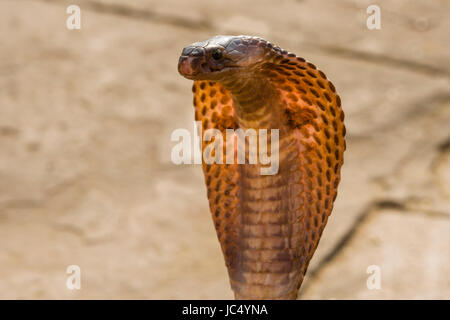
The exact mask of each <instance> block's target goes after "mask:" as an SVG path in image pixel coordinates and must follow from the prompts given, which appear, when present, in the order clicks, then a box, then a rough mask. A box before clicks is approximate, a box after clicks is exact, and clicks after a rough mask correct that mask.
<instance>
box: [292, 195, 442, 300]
mask: <svg viewBox="0 0 450 320" xmlns="http://www.w3.org/2000/svg"><path fill="white" fill-rule="evenodd" d="M407 202H408V201H407V200H405V201H397V200H394V199H380V200H377V201H373V202H371V203H369V205H368V206H366V208H365V209H364V210H363V211H362V212H361V214H359V215H358V218H357V219H356V220H355V222H354V223H353V225H352V227H351V228H350V229H349V230H348V231H347V233H345V235H344V236H343V237H342V238H341V239H340V240H339V241H338V242H337V244H336V245H335V246H334V248H333V249H332V250H331V251H330V252H329V253H328V254H327V255H326V256H325V257H324V258H323V259H321V260H320V261H319V263H318V265H317V267H316V268H314V269H312V270H309V271H308V273H307V277H308V278H309V281H308V283H306V284H305V285H304V286H302V287H301V289H300V292H299V295H298V298H299V299H301V296H302V293H304V292H306V291H307V290H308V288H309V287H310V286H311V285H312V284H313V282H314V281H315V280H316V279H317V277H318V275H319V274H320V272H321V271H322V270H323V269H324V268H326V267H327V266H328V265H329V264H330V263H332V262H333V261H334V260H335V259H336V257H337V256H338V255H339V254H340V253H341V252H342V250H343V249H345V248H346V247H347V245H348V244H349V243H350V242H351V241H352V240H353V239H354V237H355V235H356V233H357V232H358V230H359V229H360V228H361V226H362V225H364V224H365V223H366V222H367V221H368V220H369V218H371V216H373V215H375V214H377V213H378V212H380V211H381V210H384V209H391V210H396V211H401V212H405V211H408V212H410V213H413V214H421V215H425V216H429V217H439V218H445V219H450V215H449V214H447V213H445V212H440V211H432V210H424V209H414V207H410V206H408V205H407Z"/></svg>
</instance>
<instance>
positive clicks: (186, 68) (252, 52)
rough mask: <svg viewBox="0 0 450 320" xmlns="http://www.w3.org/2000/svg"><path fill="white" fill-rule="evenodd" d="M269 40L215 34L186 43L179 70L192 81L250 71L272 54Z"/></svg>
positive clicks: (225, 76) (218, 79) (214, 78)
mask: <svg viewBox="0 0 450 320" xmlns="http://www.w3.org/2000/svg"><path fill="white" fill-rule="evenodd" d="M270 49H271V46H270V45H269V46H268V43H267V41H265V40H263V39H261V38H258V37H251V36H215V37H213V38H211V39H209V40H205V41H201V42H195V43H193V44H191V45H188V46H186V47H185V48H184V49H183V51H182V53H181V56H180V59H179V62H178V71H179V73H180V74H181V75H183V76H184V77H186V78H188V79H191V80H216V81H220V80H221V79H224V78H227V77H230V76H233V75H240V76H242V75H243V73H251V71H252V69H254V68H255V67H257V66H258V65H259V64H261V63H262V62H263V61H264V59H265V57H266V55H268V54H269V52H270Z"/></svg>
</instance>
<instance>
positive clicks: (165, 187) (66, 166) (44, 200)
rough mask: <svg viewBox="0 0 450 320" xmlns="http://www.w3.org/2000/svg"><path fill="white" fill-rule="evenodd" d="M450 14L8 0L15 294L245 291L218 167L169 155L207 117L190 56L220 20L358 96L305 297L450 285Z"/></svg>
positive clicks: (436, 294) (1, 90)
mask: <svg viewBox="0 0 450 320" xmlns="http://www.w3.org/2000/svg"><path fill="white" fill-rule="evenodd" d="M71 4H76V5H78V6H79V7H80V8H81V29H80V30H69V29H67V27H66V20H67V18H68V17H69V14H67V13H66V8H67V7H68V6H69V5H71ZM370 4H377V5H379V7H380V9H381V29H380V30H369V29H368V28H367V26H366V20H367V18H368V17H369V14H367V13H366V9H367V7H368V6H369V5H370ZM449 16H450V2H449V1H447V0H435V1H427V0H422V1H414V0H410V1H400V0H390V1H387V0H382V1H364V0H360V1H356V0H343V1H332V0H329V1H317V0H299V1H294V0H277V1H269V0H259V1H256V0H255V1H241V0H228V1H220V2H219V1H211V0H204V1H203V0H191V1H181V0H167V1H157V0H150V1H149V0H128V1H119V0H116V1H114V0H95V1H90V0H86V1H76V0H71V1H62V0H61V1H56V0H55V1H45V0H35V1H31V0H30V1H26V0H14V1H13V0H1V1H0V150H1V152H0V244H1V245H0V298H3V299H5V298H12V299H15V298H21V299H32V298H33V299H36V298H37V299H43V298H50V299H57V298H58V299H80V298H84V299H91V298H106V299H109V298H117V299H132V298H135V299H228V298H232V297H233V295H232V292H231V289H230V286H229V283H228V276H227V272H226V268H225V265H224V261H223V258H222V254H221V251H220V248H219V242H218V241H217V239H216V234H215V230H214V227H213V224H212V219H211V217H210V213H209V209H208V203H207V198H206V190H205V186H204V183H203V174H202V171H201V167H200V166H195V165H180V166H176V165H174V164H172V162H171V161H170V153H171V149H172V147H173V146H174V145H175V144H176V143H175V142H171V141H170V134H171V132H172V131H173V130H175V129H177V128H187V129H189V130H192V129H191V128H192V122H193V119H194V113H193V108H192V105H191V104H192V96H191V95H192V93H191V83H190V81H188V80H186V79H184V78H182V77H181V76H179V75H178V73H177V62H178V57H179V54H180V53H181V49H182V48H183V47H184V46H185V45H187V44H189V43H192V42H195V41H199V40H204V39H208V38H210V37H211V36H213V35H216V34H250V35H259V36H262V37H264V38H266V39H267V40H269V41H271V42H273V43H276V44H278V45H279V46H280V47H281V48H283V49H286V50H289V51H292V52H295V53H296V54H297V55H299V56H302V57H304V58H306V59H307V60H309V61H311V62H313V63H314V64H315V65H317V66H318V67H319V68H320V69H321V70H323V71H324V72H325V73H326V75H327V76H328V78H330V79H331V80H332V81H333V83H334V85H335V86H336V88H337V91H338V93H339V94H340V96H341V98H342V102H343V108H344V111H345V113H346V120H345V121H346V126H347V151H346V153H345V164H344V167H343V172H342V182H341V185H340V189H339V193H338V198H337V200H336V203H335V209H334V211H333V214H332V216H331V217H330V219H329V222H328V226H327V228H326V229H325V232H324V234H323V237H322V240H321V242H320V244H319V248H318V250H317V252H316V254H315V256H314V258H313V260H312V262H311V264H310V268H309V272H308V274H307V277H306V280H305V282H304V284H303V286H302V288H301V290H300V295H299V298H301V299H419V298H424V299H431V298H437V299H448V298H450V273H449V271H450V270H449V265H450V256H449V253H450V86H449V78H450V44H449V40H450V39H449V35H448V32H449V30H450V17H449ZM69 265H78V266H79V267H80V268H81V290H68V289H67V287H66V280H67V278H68V276H69V275H68V274H67V273H66V269H67V267H68V266H69ZM372 265H375V266H378V267H379V268H380V269H379V270H380V272H381V288H380V289H379V290H369V289H368V288H367V285H366V281H367V279H368V278H369V276H370V274H368V273H367V268H368V267H369V266H372Z"/></svg>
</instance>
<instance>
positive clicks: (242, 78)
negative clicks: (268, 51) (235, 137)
mask: <svg viewBox="0 0 450 320" xmlns="http://www.w3.org/2000/svg"><path fill="white" fill-rule="evenodd" d="M222 84H223V85H224V87H225V88H226V89H227V90H228V91H229V92H230V93H231V96H232V98H233V102H234V107H235V114H236V122H237V124H238V125H239V127H240V128H254V129H275V128H276V129H280V131H281V129H282V128H283V127H284V125H285V123H286V117H285V114H284V112H283V111H282V110H283V108H282V106H280V105H279V104H280V99H279V97H278V92H277V91H276V89H275V88H274V87H273V85H272V84H271V83H270V82H269V81H268V80H267V79H264V78H263V77H261V76H260V75H258V74H256V73H248V74H239V75H236V76H233V77H231V78H229V79H227V80H226V81H225V82H222ZM280 133H281V132H280Z"/></svg>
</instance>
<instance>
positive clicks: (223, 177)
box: [178, 36, 345, 299]
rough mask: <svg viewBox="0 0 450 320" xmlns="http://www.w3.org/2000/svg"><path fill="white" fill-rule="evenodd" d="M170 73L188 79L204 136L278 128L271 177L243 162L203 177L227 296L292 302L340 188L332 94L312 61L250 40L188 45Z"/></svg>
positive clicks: (339, 114)
mask: <svg viewBox="0 0 450 320" xmlns="http://www.w3.org/2000/svg"><path fill="white" fill-rule="evenodd" d="M178 71H179V73H180V74H181V75H183V76H184V77H185V78H187V79H190V80H194V84H193V87H192V91H193V94H194V101H193V102H194V108H195V119H196V120H197V121H201V123H202V127H203V130H207V129H210V128H215V129H218V130H220V131H221V132H225V130H226V129H238V128H243V129H248V128H253V129H255V130H260V129H273V128H276V129H278V130H279V169H278V172H277V173H276V174H273V175H261V174H260V167H261V165H260V164H248V163H246V164H237V163H231V164H227V163H225V164H218V163H213V164H206V163H203V171H204V175H205V183H206V187H207V195H208V199H209V205H210V209H211V214H212V218H213V221H214V226H215V228H216V232H217V237H218V239H219V241H220V244H221V248H222V252H223V255H224V257H225V262H226V266H227V269H228V274H229V278H230V283H231V287H232V289H233V291H234V294H235V298H236V299H296V298H297V292H298V290H299V288H300V286H301V283H302V281H303V278H304V275H305V273H306V270H307V268H308V264H309V261H310V260H311V258H312V256H313V254H314V251H315V250H316V247H317V245H318V243H319V240H320V237H321V235H322V232H323V229H324V228H325V225H326V223H327V220H328V217H329V215H330V213H331V211H332V208H333V202H334V200H335V199H336V195H337V187H338V184H339V181H340V169H341V166H342V164H343V153H344V150H345V139H344V137H345V126H344V112H343V110H342V107H341V99H340V97H339V96H338V94H337V93H336V89H335V87H334V86H333V84H332V83H331V82H330V81H329V80H328V79H327V77H326V76H325V74H324V73H323V72H322V71H320V70H318V69H317V68H316V67H315V66H314V65H313V64H312V63H310V62H308V61H305V59H303V58H300V57H297V56H296V55H295V54H293V53H290V52H287V51H285V50H282V49H280V48H279V47H278V46H274V45H273V44H271V43H270V42H268V41H266V40H264V39H262V38H259V37H252V36H215V37H213V38H211V39H209V40H206V41H202V42H197V43H193V44H191V45H189V46H187V47H185V48H184V49H183V51H182V54H181V56H180V59H179V63H178ZM226 143H230V141H227V142H226ZM270 143H271V141H270V139H269V144H270ZM247 144H248V141H247ZM202 146H203V149H205V147H206V142H204V141H203V143H202Z"/></svg>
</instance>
